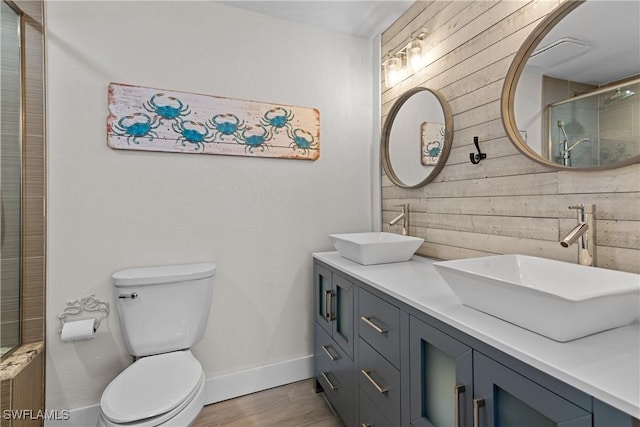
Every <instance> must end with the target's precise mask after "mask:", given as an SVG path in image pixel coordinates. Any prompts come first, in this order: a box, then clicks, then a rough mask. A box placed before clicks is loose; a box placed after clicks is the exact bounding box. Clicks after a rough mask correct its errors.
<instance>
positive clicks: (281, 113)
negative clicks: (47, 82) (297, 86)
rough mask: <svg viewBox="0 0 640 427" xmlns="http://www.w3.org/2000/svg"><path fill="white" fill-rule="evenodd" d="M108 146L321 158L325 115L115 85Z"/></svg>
mask: <svg viewBox="0 0 640 427" xmlns="http://www.w3.org/2000/svg"><path fill="white" fill-rule="evenodd" d="M109 112H110V114H109V116H108V117H107V144H108V145H109V147H111V148H115V149H120V150H146V151H164V152H174V153H176V152H177V153H196V154H197V153H200V154H222V155H230V156H250V157H277V158H285V159H303V160H316V159H317V158H318V157H319V156H320V112H319V111H318V110H316V109H315V108H305V107H293V106H289V105H278V104H268V103H263V102H255V101H246V100H241V99H231V98H223V97H218V96H211V95H200V94H193V93H187V92H177V91H168V90H161V89H154V88H147V87H139V86H131V85H125V84H118V83H111V84H110V85H109Z"/></svg>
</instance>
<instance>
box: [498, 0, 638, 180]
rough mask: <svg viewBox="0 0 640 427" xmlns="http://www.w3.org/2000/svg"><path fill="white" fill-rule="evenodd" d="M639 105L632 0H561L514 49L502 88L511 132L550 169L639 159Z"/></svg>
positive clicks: (622, 163)
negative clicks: (518, 48)
mask: <svg viewBox="0 0 640 427" xmlns="http://www.w3.org/2000/svg"><path fill="white" fill-rule="evenodd" d="M606 17H615V20H614V21H612V20H611V19H608V18H606ZM638 111H640V2H637V1H624V0H622V1H616V0H611V1H606V2H605V1H596V0H587V1H582V0H580V1H568V2H565V3H562V4H561V5H559V6H558V7H557V8H556V9H555V10H554V11H553V12H552V13H551V14H549V15H548V16H547V17H546V18H545V19H544V20H543V21H542V22H541V23H540V25H539V26H538V27H537V28H536V29H535V30H534V31H533V33H532V34H531V35H530V36H529V38H528V39H527V40H526V41H525V42H524V44H523V45H522V47H521V49H520V50H519V51H518V53H517V55H516V57H515V59H514V61H513V63H512V64H511V68H510V69H509V72H508V74H507V78H506V80H505V85H504V88H503V93H502V118H503V123H504V126H505V130H506V131H507V134H508V135H509V137H510V139H511V140H512V141H513V143H514V144H515V145H516V147H517V148H518V149H519V150H520V151H521V152H523V153H524V154H525V155H527V156H528V157H530V158H531V159H533V160H535V161H537V162H539V163H543V164H546V165H548V166H552V167H554V168H555V169H569V168H580V169H581V170H596V169H610V168H616V167H620V166H625V165H629V164H632V163H638V162H640V115H639V114H638V113H637V112H638Z"/></svg>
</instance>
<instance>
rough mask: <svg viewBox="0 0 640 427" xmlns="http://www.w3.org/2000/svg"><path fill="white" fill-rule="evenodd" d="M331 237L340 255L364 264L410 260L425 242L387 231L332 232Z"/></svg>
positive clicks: (417, 238)
mask: <svg viewBox="0 0 640 427" xmlns="http://www.w3.org/2000/svg"><path fill="white" fill-rule="evenodd" d="M329 239H331V242H333V246H335V248H336V250H337V251H338V253H339V254H340V256H342V257H343V258H347V259H350V260H351V261H355V262H357V263H359V264H363V265H371V264H386V263H390V262H402V261H408V260H409V259H410V258H411V256H412V255H413V254H414V253H415V252H416V250H417V249H418V248H419V247H420V245H421V244H422V242H424V239H421V238H419V237H412V236H402V235H400V234H394V233H386V232H369V233H347V234H331V235H329Z"/></svg>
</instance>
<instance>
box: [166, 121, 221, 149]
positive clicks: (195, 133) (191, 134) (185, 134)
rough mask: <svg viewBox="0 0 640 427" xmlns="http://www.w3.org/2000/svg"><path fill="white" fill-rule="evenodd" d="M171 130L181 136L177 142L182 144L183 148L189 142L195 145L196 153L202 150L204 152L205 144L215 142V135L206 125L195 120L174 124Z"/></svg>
mask: <svg viewBox="0 0 640 427" xmlns="http://www.w3.org/2000/svg"><path fill="white" fill-rule="evenodd" d="M171 128H172V129H173V130H174V132H176V133H178V134H179V135H180V136H178V139H177V140H176V142H180V143H181V144H182V146H183V147H185V146H186V143H187V142H189V143H191V144H195V146H196V151H198V150H199V149H200V148H202V151H204V147H205V145H204V144H205V142H213V133H212V132H211V129H209V128H208V127H207V125H205V124H204V123H200V122H196V121H193V120H183V121H181V122H177V123H176V122H174V123H172V124H171Z"/></svg>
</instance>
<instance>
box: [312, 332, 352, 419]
mask: <svg viewBox="0 0 640 427" xmlns="http://www.w3.org/2000/svg"><path fill="white" fill-rule="evenodd" d="M315 366H316V377H317V379H318V382H320V384H321V385H322V388H323V389H324V392H325V396H327V399H328V400H329V402H331V404H332V405H333V407H334V408H335V410H336V411H337V412H338V414H340V417H341V418H342V420H343V421H344V422H345V424H346V425H351V424H352V420H353V409H354V404H353V403H354V402H353V396H354V394H353V389H354V378H353V376H354V364H353V361H352V360H351V359H349V357H348V356H347V355H346V353H345V352H344V350H342V348H340V346H338V345H337V344H336V342H335V341H334V340H333V339H332V338H331V337H330V336H329V334H327V333H326V332H325V331H324V330H323V329H322V328H320V327H318V325H316V346H315Z"/></svg>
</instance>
